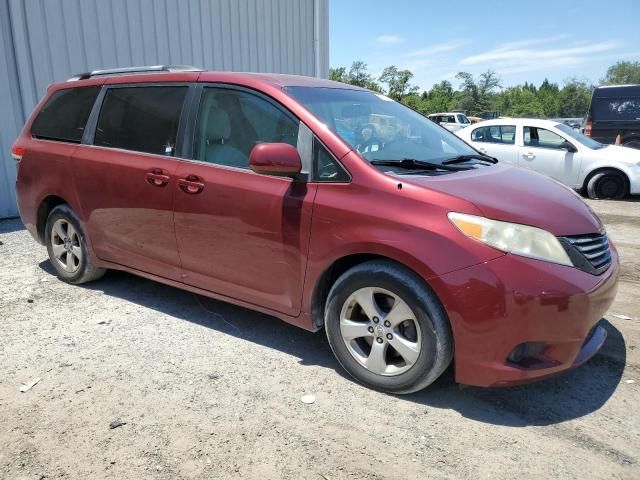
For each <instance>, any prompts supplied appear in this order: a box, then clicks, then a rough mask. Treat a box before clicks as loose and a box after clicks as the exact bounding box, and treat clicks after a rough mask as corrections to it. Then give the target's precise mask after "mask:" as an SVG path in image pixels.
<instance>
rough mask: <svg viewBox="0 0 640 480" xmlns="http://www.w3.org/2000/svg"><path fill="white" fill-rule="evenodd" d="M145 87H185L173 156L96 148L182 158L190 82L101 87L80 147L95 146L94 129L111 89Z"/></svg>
mask: <svg viewBox="0 0 640 480" xmlns="http://www.w3.org/2000/svg"><path fill="white" fill-rule="evenodd" d="M145 87H187V93H186V95H185V99H184V101H183V103H182V110H181V111H180V118H179V120H178V129H177V130H176V147H175V151H174V155H172V156H171V157H168V156H165V155H160V154H156V153H149V152H140V151H136V150H128V149H122V148H116V147H107V146H98V147H99V148H109V149H113V150H123V151H127V152H132V153H136V154H140V155H158V156H161V157H163V158H184V157H183V156H182V155H181V154H182V153H184V145H183V143H184V135H185V130H186V128H187V116H188V114H189V111H190V110H189V106H190V103H191V102H192V98H193V96H194V94H195V92H194V88H195V87H196V84H194V83H191V82H159V83H156V82H153V83H152V82H148V83H119V84H114V85H102V87H101V89H100V92H99V93H98V96H97V98H96V101H95V103H94V104H93V108H92V110H91V113H90V114H89V120H87V125H86V126H85V129H84V133H83V135H82V140H81V142H80V144H81V145H90V146H96V145H95V143H94V139H95V133H96V128H97V126H98V120H99V118H100V112H101V111H102V106H103V104H104V99H105V97H106V95H107V93H108V92H109V90H112V89H114V90H115V89H119V88H145Z"/></svg>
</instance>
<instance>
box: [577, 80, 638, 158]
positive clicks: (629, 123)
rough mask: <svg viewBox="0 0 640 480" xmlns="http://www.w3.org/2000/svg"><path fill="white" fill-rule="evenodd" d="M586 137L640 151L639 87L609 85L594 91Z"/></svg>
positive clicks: (588, 115)
mask: <svg viewBox="0 0 640 480" xmlns="http://www.w3.org/2000/svg"><path fill="white" fill-rule="evenodd" d="M584 134H585V135H586V136H588V137H591V138H593V139H594V140H596V141H598V142H600V143H605V144H613V143H616V140H617V139H618V137H620V145H623V146H625V147H631V148H636V149H640V85H610V86H604V87H597V88H595V89H594V90H593V95H592V97H591V105H590V106H589V112H588V114H587V118H586V121H585V127H584Z"/></svg>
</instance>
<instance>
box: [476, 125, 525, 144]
mask: <svg viewBox="0 0 640 480" xmlns="http://www.w3.org/2000/svg"><path fill="white" fill-rule="evenodd" d="M471 140H473V141H474V142H488V143H504V144H507V145H513V144H514V143H515V141H516V127H515V126H514V125H492V126H489V127H480V128H476V129H475V130H474V131H473V132H471Z"/></svg>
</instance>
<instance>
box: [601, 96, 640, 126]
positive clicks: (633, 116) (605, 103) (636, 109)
mask: <svg viewBox="0 0 640 480" xmlns="http://www.w3.org/2000/svg"><path fill="white" fill-rule="evenodd" d="M593 101H594V106H593V119H594V120H623V121H640V96H638V97H615V98H594V100H593Z"/></svg>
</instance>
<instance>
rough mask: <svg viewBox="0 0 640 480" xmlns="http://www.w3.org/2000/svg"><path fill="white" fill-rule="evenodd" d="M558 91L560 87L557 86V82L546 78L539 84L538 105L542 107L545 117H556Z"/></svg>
mask: <svg viewBox="0 0 640 480" xmlns="http://www.w3.org/2000/svg"><path fill="white" fill-rule="evenodd" d="M559 93H560V89H559V88H558V84H557V83H551V82H549V80H547V79H546V78H545V79H544V81H543V82H542V84H541V85H540V88H539V89H538V93H537V95H538V100H539V101H540V105H541V107H542V114H543V115H544V116H545V117H556V116H558V109H559V102H558V95H559Z"/></svg>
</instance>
